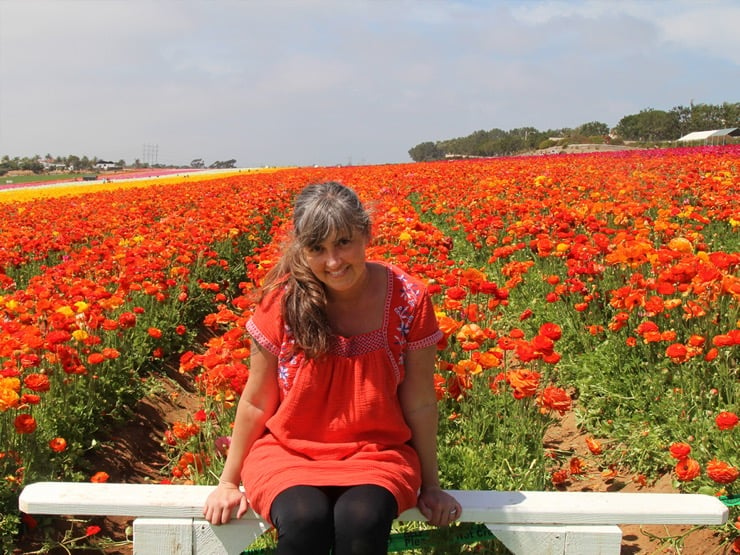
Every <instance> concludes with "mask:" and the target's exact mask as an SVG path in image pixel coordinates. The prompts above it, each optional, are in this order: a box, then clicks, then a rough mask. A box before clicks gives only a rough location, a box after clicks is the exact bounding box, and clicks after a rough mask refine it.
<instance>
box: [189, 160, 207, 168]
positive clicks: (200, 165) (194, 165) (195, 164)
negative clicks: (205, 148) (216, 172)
mask: <svg viewBox="0 0 740 555" xmlns="http://www.w3.org/2000/svg"><path fill="white" fill-rule="evenodd" d="M190 167H191V168H205V167H206V163H205V162H204V161H203V158H196V159H194V160H192V161H191V162H190Z"/></svg>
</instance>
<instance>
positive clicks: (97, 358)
mask: <svg viewBox="0 0 740 555" xmlns="http://www.w3.org/2000/svg"><path fill="white" fill-rule="evenodd" d="M102 362H105V356H103V354H102V353H90V355H89V356H88V357H87V363H88V364H100V363H102Z"/></svg>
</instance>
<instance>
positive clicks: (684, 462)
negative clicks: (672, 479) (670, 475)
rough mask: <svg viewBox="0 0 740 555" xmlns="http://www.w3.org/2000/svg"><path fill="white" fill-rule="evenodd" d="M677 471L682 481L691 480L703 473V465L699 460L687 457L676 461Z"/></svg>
mask: <svg viewBox="0 0 740 555" xmlns="http://www.w3.org/2000/svg"><path fill="white" fill-rule="evenodd" d="M675 471H676V477H677V478H678V479H679V480H680V481H681V482H690V481H691V480H693V479H694V478H696V477H697V476H699V474H701V467H700V466H699V463H698V462H697V461H695V460H694V459H692V458H690V457H686V458H685V459H681V460H680V461H678V462H677V463H676V468H675Z"/></svg>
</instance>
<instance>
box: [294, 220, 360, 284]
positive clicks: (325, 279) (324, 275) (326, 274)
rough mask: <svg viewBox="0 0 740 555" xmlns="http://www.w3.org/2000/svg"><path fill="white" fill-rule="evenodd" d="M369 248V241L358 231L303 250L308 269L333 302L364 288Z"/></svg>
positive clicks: (328, 238) (336, 234)
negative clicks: (333, 299) (322, 285)
mask: <svg viewBox="0 0 740 555" xmlns="http://www.w3.org/2000/svg"><path fill="white" fill-rule="evenodd" d="M367 244H368V238H367V237H365V236H364V235H362V234H361V233H359V232H357V231H355V232H354V233H353V234H352V235H347V234H346V233H344V232H341V233H332V234H331V235H329V237H327V238H326V239H325V240H324V242H322V243H320V244H317V245H312V246H310V247H305V248H304V249H303V253H304V256H305V257H306V262H307V263H308V266H309V268H311V271H312V272H313V273H314V275H315V276H316V278H317V279H318V280H319V281H321V282H322V283H323V284H324V285H325V286H326V289H327V293H328V294H329V297H330V298H331V297H332V296H334V297H339V296H351V295H353V294H355V293H357V292H358V291H359V290H360V289H361V288H362V287H363V285H364V282H365V277H366V273H367V269H366V267H365V249H366V247H367Z"/></svg>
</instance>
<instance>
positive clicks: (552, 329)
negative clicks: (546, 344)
mask: <svg viewBox="0 0 740 555" xmlns="http://www.w3.org/2000/svg"><path fill="white" fill-rule="evenodd" d="M540 335H544V336H545V337H549V338H550V339H552V340H553V341H557V340H558V339H560V338H561V337H562V336H563V332H562V330H561V329H560V326H558V325H557V324H553V323H552V322H546V323H544V324H542V325H541V326H540Z"/></svg>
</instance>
